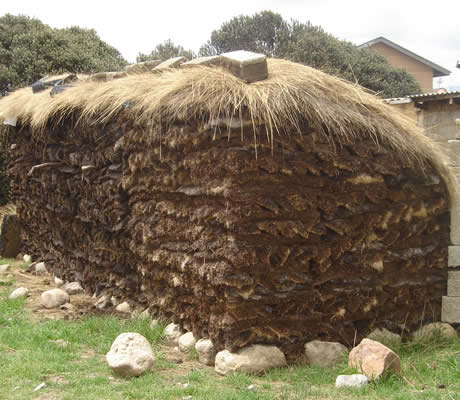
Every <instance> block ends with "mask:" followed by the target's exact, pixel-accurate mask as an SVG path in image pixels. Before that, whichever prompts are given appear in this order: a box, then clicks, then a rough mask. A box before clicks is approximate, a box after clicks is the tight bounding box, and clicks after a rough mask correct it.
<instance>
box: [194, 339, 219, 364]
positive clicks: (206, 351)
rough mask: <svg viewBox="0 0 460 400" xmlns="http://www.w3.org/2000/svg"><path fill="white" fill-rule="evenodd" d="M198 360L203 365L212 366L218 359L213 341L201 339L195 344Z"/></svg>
mask: <svg viewBox="0 0 460 400" xmlns="http://www.w3.org/2000/svg"><path fill="white" fill-rule="evenodd" d="M195 350H196V352H197V353H198V360H199V362H200V363H201V364H204V365H209V366H212V365H214V361H215V359H216V348H215V347H214V344H213V343H212V341H211V339H200V340H198V342H196V344H195Z"/></svg>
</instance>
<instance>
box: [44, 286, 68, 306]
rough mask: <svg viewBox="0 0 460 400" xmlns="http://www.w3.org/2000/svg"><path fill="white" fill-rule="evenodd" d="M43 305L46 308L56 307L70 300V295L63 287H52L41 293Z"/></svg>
mask: <svg viewBox="0 0 460 400" xmlns="http://www.w3.org/2000/svg"><path fill="white" fill-rule="evenodd" d="M41 301H42V306H43V307H45V308H56V307H59V306H60V305H62V304H65V303H68V302H69V295H68V294H67V292H65V291H64V290H62V289H51V290H47V291H46V292H43V293H42V295H41Z"/></svg>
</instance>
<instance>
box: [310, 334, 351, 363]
mask: <svg viewBox="0 0 460 400" xmlns="http://www.w3.org/2000/svg"><path fill="white" fill-rule="evenodd" d="M347 355H348V349H347V348H346V347H345V346H344V345H343V344H341V343H337V342H323V341H321V340H313V341H311V342H308V343H306V344H305V356H306V358H307V361H308V363H309V364H312V365H318V366H320V367H323V368H327V367H332V366H333V365H335V364H338V363H339V362H341V361H343V360H345V359H346V356H347Z"/></svg>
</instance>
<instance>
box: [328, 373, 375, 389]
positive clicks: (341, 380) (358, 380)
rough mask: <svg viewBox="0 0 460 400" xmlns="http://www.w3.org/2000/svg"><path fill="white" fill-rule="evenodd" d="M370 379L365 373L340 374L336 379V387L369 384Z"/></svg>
mask: <svg viewBox="0 0 460 400" xmlns="http://www.w3.org/2000/svg"><path fill="white" fill-rule="evenodd" d="M368 382H369V380H368V379H367V377H366V376H365V375H361V374H353V375H339V376H338V377H337V379H336V380H335V387H337V388H340V387H361V386H364V385H367V383H368Z"/></svg>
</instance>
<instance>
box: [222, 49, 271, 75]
mask: <svg viewBox="0 0 460 400" xmlns="http://www.w3.org/2000/svg"><path fill="white" fill-rule="evenodd" d="M221 57H222V59H223V65H224V67H225V68H226V69H227V70H228V71H229V72H231V73H232V74H233V75H235V76H236V77H238V78H240V79H242V80H243V81H245V82H247V83H251V82H257V81H261V80H264V79H267V77H268V67H267V57H266V56H265V55H264V54H258V53H252V52H250V51H245V50H237V51H232V52H230V53H224V54H221Z"/></svg>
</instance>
